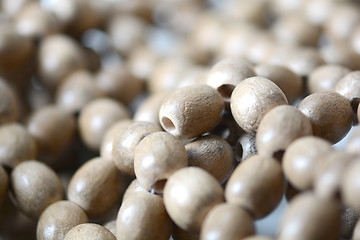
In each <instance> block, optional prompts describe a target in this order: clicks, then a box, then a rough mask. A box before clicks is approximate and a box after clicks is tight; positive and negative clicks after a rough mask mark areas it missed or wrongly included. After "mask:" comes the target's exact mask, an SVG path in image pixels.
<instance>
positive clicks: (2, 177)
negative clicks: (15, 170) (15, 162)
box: [0, 165, 9, 204]
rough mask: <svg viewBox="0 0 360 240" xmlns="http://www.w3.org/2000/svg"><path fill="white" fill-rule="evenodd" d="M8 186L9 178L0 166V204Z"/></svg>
mask: <svg viewBox="0 0 360 240" xmlns="http://www.w3.org/2000/svg"><path fill="white" fill-rule="evenodd" d="M8 186H9V176H8V174H7V172H6V171H5V169H4V167H3V166H1V165H0V204H2V202H3V200H4V199H5V197H6V195H7V192H8Z"/></svg>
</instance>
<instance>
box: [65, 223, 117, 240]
mask: <svg viewBox="0 0 360 240" xmlns="http://www.w3.org/2000/svg"><path fill="white" fill-rule="evenodd" d="M64 240H116V237H115V236H114V235H113V234H112V233H111V232H110V231H109V230H107V229H106V228H105V227H103V226H101V225H98V224H94V223H83V224H79V225H77V226H75V227H73V228H72V229H71V230H70V231H69V232H68V233H67V234H66V236H65V238H64Z"/></svg>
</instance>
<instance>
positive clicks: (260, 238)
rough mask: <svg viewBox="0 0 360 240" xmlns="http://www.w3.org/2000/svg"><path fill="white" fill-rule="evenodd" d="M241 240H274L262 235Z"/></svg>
mask: <svg viewBox="0 0 360 240" xmlns="http://www.w3.org/2000/svg"><path fill="white" fill-rule="evenodd" d="M243 240H274V238H272V237H269V236H264V235H253V236H250V237H246V238H243Z"/></svg>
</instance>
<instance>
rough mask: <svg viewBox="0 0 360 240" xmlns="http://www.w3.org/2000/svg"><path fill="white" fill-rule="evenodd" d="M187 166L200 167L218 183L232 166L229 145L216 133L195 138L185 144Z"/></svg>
mask: <svg viewBox="0 0 360 240" xmlns="http://www.w3.org/2000/svg"><path fill="white" fill-rule="evenodd" d="M185 148H186V151H187V156H188V160H189V166H195V167H200V168H202V169H204V170H206V171H207V172H208V173H210V174H211V175H213V176H214V177H215V178H216V179H217V180H218V181H219V182H220V183H223V182H224V181H226V180H227V178H228V177H229V175H230V173H231V171H232V170H233V168H234V163H235V161H234V154H233V151H232V148H231V145H230V144H229V143H228V142H227V141H226V140H224V139H222V138H221V137H219V136H216V135H212V134H210V135H206V136H201V137H199V138H196V139H195V140H193V141H191V142H190V143H187V144H186V145H185Z"/></svg>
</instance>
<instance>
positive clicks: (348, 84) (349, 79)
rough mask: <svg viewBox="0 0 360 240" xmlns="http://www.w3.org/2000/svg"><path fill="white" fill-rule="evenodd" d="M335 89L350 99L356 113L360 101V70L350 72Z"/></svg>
mask: <svg viewBox="0 0 360 240" xmlns="http://www.w3.org/2000/svg"><path fill="white" fill-rule="evenodd" d="M335 91H336V92H337V93H339V94H341V95H342V96H344V97H345V98H346V99H348V100H349V102H350V104H351V106H352V107H353V109H354V112H355V113H356V111H357V107H358V106H359V103H360V71H354V72H350V73H349V74H347V75H346V76H344V77H343V78H342V79H341V80H340V81H339V82H338V83H337V84H336V87H335Z"/></svg>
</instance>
